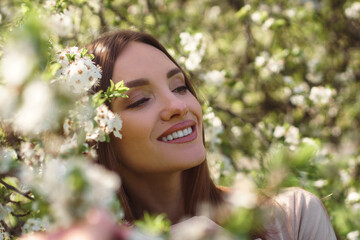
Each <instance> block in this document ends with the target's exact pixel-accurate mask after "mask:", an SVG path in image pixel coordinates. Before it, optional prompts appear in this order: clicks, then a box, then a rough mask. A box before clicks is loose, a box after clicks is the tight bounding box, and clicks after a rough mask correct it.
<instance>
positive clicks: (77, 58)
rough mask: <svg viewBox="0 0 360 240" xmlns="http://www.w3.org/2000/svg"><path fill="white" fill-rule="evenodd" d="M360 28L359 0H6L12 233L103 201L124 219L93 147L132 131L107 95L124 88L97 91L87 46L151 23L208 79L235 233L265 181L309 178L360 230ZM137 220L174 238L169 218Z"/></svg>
mask: <svg viewBox="0 0 360 240" xmlns="http://www.w3.org/2000/svg"><path fill="white" fill-rule="evenodd" d="M359 23H360V2H359V1H355V0H346V1H335V0H318V1H300V0H297V1H283V0H281V1H276V3H274V1H270V0H265V1H258V0H244V1H231V0H228V1H221V0H215V1H207V0H206V1H200V0H181V1H176V0H148V1H133V0H88V1H85V0H57V1H55V0H34V1H27V0H2V1H1V2H0V142H1V146H0V240H1V239H14V238H17V237H19V236H21V235H24V234H26V233H29V232H34V231H35V232H36V231H43V230H46V229H51V228H52V227H55V226H69V225H71V224H73V223H74V222H76V221H78V220H79V219H82V218H84V216H85V215H86V214H87V213H88V212H89V211H91V210H92V209H96V208H101V209H106V210H107V211H108V212H109V213H111V214H112V216H113V217H114V219H115V220H114V221H116V219H117V220H118V221H119V222H120V223H121V218H122V211H121V206H120V204H119V202H118V200H117V198H116V194H115V192H116V189H118V187H119V186H120V184H121V181H120V179H119V177H118V176H117V175H115V174H114V173H111V172H109V171H107V170H105V169H103V168H101V167H100V166H98V165H94V164H93V162H94V160H95V159H96V153H95V151H94V146H92V145H89V142H91V141H109V134H114V136H116V137H119V138H121V137H122V135H121V127H122V122H121V116H118V115H117V114H114V113H112V112H111V111H110V110H109V109H108V108H107V107H106V106H105V105H103V103H104V101H106V100H109V99H111V98H114V97H125V96H126V88H125V87H124V86H123V85H122V83H119V84H116V85H114V84H112V85H111V87H109V89H108V90H107V92H100V93H97V94H95V95H89V94H88V92H89V90H90V89H91V88H92V86H93V85H95V84H97V83H98V80H99V78H101V70H100V69H99V68H98V67H97V66H95V65H94V64H93V62H92V56H91V55H89V54H87V52H86V49H85V48H83V46H84V45H85V44H86V43H88V42H90V40H91V39H93V38H95V37H96V36H98V35H99V34H100V33H102V32H104V31H107V30H111V29H114V28H124V29H128V28H133V29H138V30H145V31H147V32H150V33H151V34H152V35H154V36H156V37H157V38H158V39H159V40H160V41H161V42H162V43H164V44H165V45H166V46H167V48H168V50H169V52H170V53H171V54H172V55H173V56H174V57H175V58H176V59H177V61H178V62H179V63H181V64H182V66H183V67H184V68H185V69H186V70H187V72H188V74H189V75H190V76H191V78H192V79H193V80H194V81H195V82H196V83H197V86H198V91H199V92H200V95H201V96H203V100H202V103H203V112H204V122H205V127H206V128H205V130H206V132H205V134H206V145H207V148H208V150H209V152H208V160H209V167H210V170H211V173H212V177H213V179H214V180H215V181H216V182H217V183H219V184H221V185H232V186H234V188H235V189H236V190H235V191H234V195H233V196H232V197H231V198H230V199H229V201H230V202H232V203H233V205H234V206H235V208H234V211H233V212H232V214H230V216H229V218H228V219H225V220H224V224H223V225H224V227H225V228H226V229H227V230H229V231H230V232H231V233H233V234H234V235H236V236H239V237H240V238H241V237H244V238H246V236H247V233H248V232H249V231H250V230H251V227H252V226H251V224H252V223H253V222H252V221H255V220H254V218H251V217H249V216H254V214H256V209H255V208H256V205H255V204H254V203H255V202H256V194H255V193H256V192H257V191H258V190H259V189H262V190H264V189H265V190H266V191H267V192H276V191H277V189H278V188H280V187H288V186H300V187H302V188H305V189H306V190H308V191H310V192H313V193H315V194H316V195H317V196H319V197H320V198H321V199H322V201H323V203H324V205H325V207H326V208H327V210H328V212H329V215H330V219H331V221H332V224H333V226H334V229H335V231H336V234H337V237H338V239H349V240H355V239H360V236H359V235H360V233H359V229H360V221H359V219H360V186H359V184H358V181H359V178H360V155H359V154H360V149H359V147H358V146H359V145H360V135H359V134H358V132H357V130H358V129H359V126H360V118H359V116H360V95H359V94H358V93H359V91H358V89H360V86H359V85H360V80H359V79H360V46H359V42H360V24H359ZM100 176H101V177H100ZM240 183H242V184H240ZM54 189H56V192H55V191H54ZM239 195H241V196H244V197H243V198H239V197H236V196H239ZM250 219H252V220H250ZM235 222H236V224H237V226H238V225H241V226H243V227H242V228H239V227H237V226H234V224H233V223H235ZM138 226H139V228H140V229H145V230H144V231H146V229H147V231H148V230H149V229H150V232H151V229H152V230H154V231H153V233H154V232H155V235H162V236H164V237H167V236H168V235H166V232H167V231H168V229H169V228H168V222H167V221H166V218H165V217H164V216H146V218H145V219H144V220H143V221H142V222H138ZM153 233H152V234H153ZM150 235H151V234H150ZM151 236H154V235H151Z"/></svg>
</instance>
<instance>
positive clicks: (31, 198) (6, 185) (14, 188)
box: [0, 179, 34, 200]
mask: <svg viewBox="0 0 360 240" xmlns="http://www.w3.org/2000/svg"><path fill="white" fill-rule="evenodd" d="M0 183H1V184H2V185H4V186H5V187H6V188H7V189H9V190H13V191H15V192H17V193H19V194H20V195H23V196H24V197H26V198H28V199H30V200H34V198H33V197H31V196H29V192H27V193H23V192H21V191H20V190H19V189H17V188H16V187H13V186H11V185H9V184H7V183H6V182H4V181H3V180H2V179H0Z"/></svg>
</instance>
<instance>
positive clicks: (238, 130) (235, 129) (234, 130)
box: [231, 126, 242, 138]
mask: <svg viewBox="0 0 360 240" xmlns="http://www.w3.org/2000/svg"><path fill="white" fill-rule="evenodd" d="M231 132H232V133H233V134H234V136H235V137H237V138H238V137H241V135H242V130H241V127H239V126H233V127H231Z"/></svg>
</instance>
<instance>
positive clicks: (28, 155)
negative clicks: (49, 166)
mask: <svg viewBox="0 0 360 240" xmlns="http://www.w3.org/2000/svg"><path fill="white" fill-rule="evenodd" d="M20 154H21V157H22V159H23V160H24V163H25V164H26V165H27V166H29V167H30V168H31V169H33V168H34V167H35V168H37V169H39V168H42V167H43V166H44V163H45V151H44V149H43V148H41V147H40V146H39V145H38V144H37V145H35V144H33V143H30V142H22V143H21V145H20ZM39 170H40V171H41V169H39Z"/></svg>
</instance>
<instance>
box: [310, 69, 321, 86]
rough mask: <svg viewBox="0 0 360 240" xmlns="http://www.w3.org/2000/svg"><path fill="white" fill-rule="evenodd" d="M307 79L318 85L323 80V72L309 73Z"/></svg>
mask: <svg viewBox="0 0 360 240" xmlns="http://www.w3.org/2000/svg"><path fill="white" fill-rule="evenodd" d="M306 79H307V80H309V82H311V83H314V84H318V83H321V81H322V80H323V74H322V73H321V72H308V73H307V74H306Z"/></svg>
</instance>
